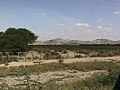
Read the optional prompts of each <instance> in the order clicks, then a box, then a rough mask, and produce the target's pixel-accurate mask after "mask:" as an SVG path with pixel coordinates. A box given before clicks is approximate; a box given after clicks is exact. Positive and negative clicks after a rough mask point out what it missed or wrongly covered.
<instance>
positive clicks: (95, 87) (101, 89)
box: [0, 61, 120, 90]
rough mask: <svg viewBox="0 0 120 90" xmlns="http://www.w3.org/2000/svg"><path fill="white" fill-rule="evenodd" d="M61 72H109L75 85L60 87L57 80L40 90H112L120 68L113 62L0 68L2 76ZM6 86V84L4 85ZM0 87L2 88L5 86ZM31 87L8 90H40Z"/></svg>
mask: <svg viewBox="0 0 120 90" xmlns="http://www.w3.org/2000/svg"><path fill="white" fill-rule="evenodd" d="M60 70H79V71H91V70H107V71H108V74H96V75H93V76H92V77H91V78H87V79H86V80H82V81H81V80H79V81H76V82H73V83H65V84H63V85H59V84H57V83H55V80H53V81H50V82H49V83H47V84H45V85H44V86H42V88H41V89H39V90H112V88H113V86H114V83H115V81H116V79H117V76H118V75H119V71H120V66H119V64H116V63H113V62H101V61H95V62H77V63H71V64H64V63H62V64H60V63H49V64H38V65H33V66H20V67H11V68H2V67H1V68H0V71H1V72H0V76H1V77H6V76H17V75H18V76H26V75H28V76H29V75H30V74H33V73H40V72H47V71H60ZM4 85H6V84H4ZM4 85H3V84H2V85H0V88H1V87H3V86H4ZM39 86H40V85H37V84H36V86H30V87H31V89H27V88H25V89H24V88H22V87H20V86H19V87H17V88H16V87H10V86H7V85H6V86H4V87H6V88H9V89H7V90H38V87H39ZM0 90H6V89H0Z"/></svg>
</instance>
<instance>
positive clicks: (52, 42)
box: [33, 38, 120, 45]
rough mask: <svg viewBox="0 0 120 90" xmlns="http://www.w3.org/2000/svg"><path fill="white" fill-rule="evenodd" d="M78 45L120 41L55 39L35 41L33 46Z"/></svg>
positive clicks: (119, 41)
mask: <svg viewBox="0 0 120 90" xmlns="http://www.w3.org/2000/svg"><path fill="white" fill-rule="evenodd" d="M79 44H120V40H118V41H113V40H109V39H95V40H93V41H81V40H68V39H62V38H55V39H51V40H47V41H36V42H35V43H33V45H79Z"/></svg>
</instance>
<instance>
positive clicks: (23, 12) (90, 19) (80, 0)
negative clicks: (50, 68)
mask: <svg viewBox="0 0 120 90" xmlns="http://www.w3.org/2000/svg"><path fill="white" fill-rule="evenodd" d="M9 27H15V28H27V29H29V30H31V31H32V32H34V33H35V34H36V35H38V36H39V38H38V40H49V39H53V38H63V39H74V40H94V39H98V38H99V39H100V38H106V39H111V40H120V0H0V31H5V30H6V29H7V28H9Z"/></svg>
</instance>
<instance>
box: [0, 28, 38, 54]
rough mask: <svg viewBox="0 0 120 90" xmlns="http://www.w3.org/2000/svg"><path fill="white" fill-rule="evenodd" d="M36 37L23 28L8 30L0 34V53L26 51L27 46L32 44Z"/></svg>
mask: <svg viewBox="0 0 120 90" xmlns="http://www.w3.org/2000/svg"><path fill="white" fill-rule="evenodd" d="M36 39H37V36H36V35H35V34H34V33H32V32H31V31H29V30H28V29H25V28H18V29H17V28H8V29H7V30H6V31H5V32H0V51H8V52H20V51H27V50H28V44H29V43H33V42H34V41H35V40H36Z"/></svg>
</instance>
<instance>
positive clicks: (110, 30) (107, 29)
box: [97, 26, 113, 34]
mask: <svg viewBox="0 0 120 90" xmlns="http://www.w3.org/2000/svg"><path fill="white" fill-rule="evenodd" d="M97 28H98V29H99V30H100V31H102V33H103V34H106V33H112V31H113V28H112V27H102V26H98V27H97Z"/></svg>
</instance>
